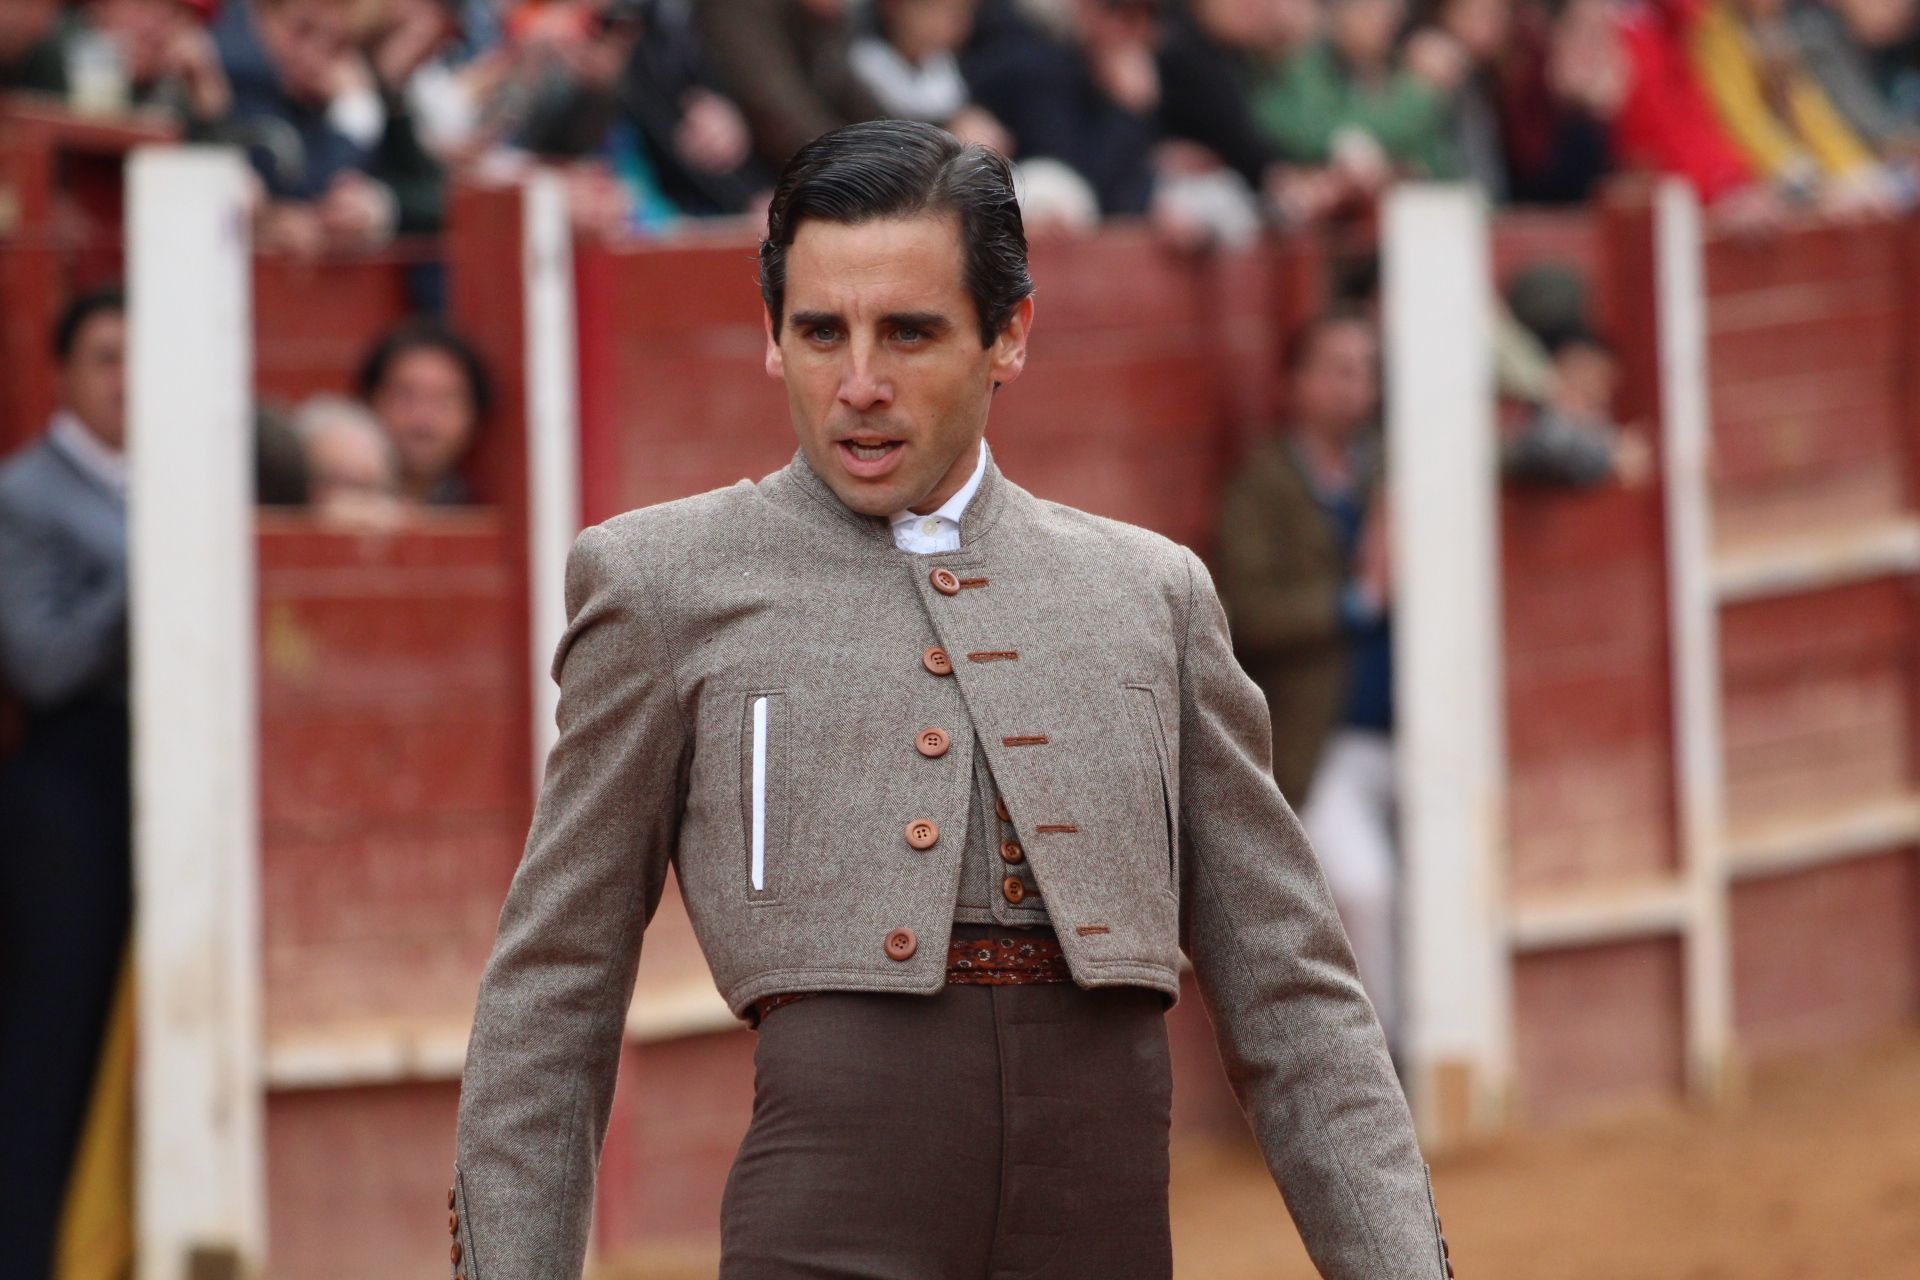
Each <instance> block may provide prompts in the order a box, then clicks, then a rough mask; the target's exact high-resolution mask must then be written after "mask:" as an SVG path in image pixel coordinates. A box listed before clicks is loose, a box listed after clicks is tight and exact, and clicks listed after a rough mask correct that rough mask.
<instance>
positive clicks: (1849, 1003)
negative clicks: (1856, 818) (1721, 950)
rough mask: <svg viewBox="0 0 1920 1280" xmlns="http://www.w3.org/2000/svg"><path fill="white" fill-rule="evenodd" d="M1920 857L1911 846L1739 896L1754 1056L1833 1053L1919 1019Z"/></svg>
mask: <svg viewBox="0 0 1920 1280" xmlns="http://www.w3.org/2000/svg"><path fill="white" fill-rule="evenodd" d="M1916 903H1920V859H1917V858H1916V855H1915V853H1914V852H1913V850H1912V848H1911V847H1910V846H1909V847H1907V848H1902V849H1894V850H1888V851H1886V852H1883V853H1880V854H1878V855H1874V856H1868V857H1862V858H1858V859H1854V860H1850V861H1848V862H1845V863H1840V864H1837V865H1832V866H1820V867H1811V868H1808V869H1806V870H1802V871H1798V872H1795V873H1793V874H1789V875H1779V876H1769V877H1766V878H1764V879H1758V880H1749V881H1743V882H1742V883H1740V884H1739V885H1737V886H1736V887H1735V888H1734V890H1733V908H1732V912H1733V915H1732V919H1733V949H1734V991H1735V1010H1736V1013H1735V1016H1736V1019H1737V1025H1738V1026H1739V1029H1740V1034H1741V1038H1742V1043H1743V1044H1744V1045H1745V1047H1746V1050H1747V1052H1748V1053H1749V1054H1751V1055H1752V1056H1753V1057H1754V1058H1756V1059H1760V1060H1765V1059H1768V1058H1775V1057H1779V1056H1781V1055H1783V1054H1788V1053H1807V1052H1826V1051H1830V1050H1832V1049H1835V1048H1837V1047H1840V1046H1843V1045H1848V1044H1858V1043H1860V1042H1862V1041H1864V1040H1867V1039H1870V1038H1873V1037H1877V1036H1880V1035H1884V1034H1887V1033H1888V1032H1891V1031H1893V1030H1895V1029H1897V1028H1900V1027H1904V1026H1907V1025H1910V1024H1911V1021H1912V1019H1913V1018H1914V1016H1915V1015H1916V1013H1920V912H1916V911H1915V909H1914V907H1915V904H1916Z"/></svg>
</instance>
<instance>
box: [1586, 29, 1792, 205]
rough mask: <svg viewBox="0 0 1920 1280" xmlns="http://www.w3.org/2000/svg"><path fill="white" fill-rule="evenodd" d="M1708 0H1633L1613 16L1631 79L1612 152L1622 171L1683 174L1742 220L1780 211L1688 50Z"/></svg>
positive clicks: (1709, 201) (1703, 195) (1705, 199)
mask: <svg viewBox="0 0 1920 1280" xmlns="http://www.w3.org/2000/svg"><path fill="white" fill-rule="evenodd" d="M1704 8H1705V4H1704V0H1635V2H1634V3H1632V4H1629V5H1627V6H1626V7H1624V8H1622V9H1620V10H1619V11H1618V13H1617V15H1616V16H1615V18H1614V29H1615V30H1616V31H1617V32H1618V34H1619V39H1620V45H1621V49H1622V51H1623V52H1624V53H1625V55H1626V74H1627V81H1626V86H1625V93H1624V94H1623V96H1622V98H1621V101H1620V108H1619V112H1618V114H1617V115H1616V116H1615V117H1614V120H1613V154H1614V159H1615V161H1616V163H1618V164H1619V166H1620V167H1621V168H1625V169H1648V170H1652V171H1654V172H1657V173H1673V174H1679V175H1680V176H1681V177H1684V178H1686V179H1687V181H1689V182H1691V183H1692V184H1693V188H1694V190H1695V191H1696V192H1698V193H1699V196H1700V200H1701V202H1702V203H1703V204H1706V205H1708V206H1709V207H1714V208H1716V209H1717V210H1719V211H1721V212H1722V213H1723V214H1724V215H1725V216H1726V217H1728V218H1729V219H1730V220H1732V221H1735V222H1737V223H1742V224H1744V223H1749V222H1760V223H1767V222H1771V221H1773V220H1777V219H1778V217H1779V216H1780V214H1779V210H1780V202H1779V200H1778V198H1777V197H1775V196H1774V195H1773V193H1772V192H1770V191H1768V190H1767V188H1766V187H1765V185H1764V184H1763V183H1762V182H1761V181H1760V179H1759V176H1758V175H1757V174H1755V173H1754V171H1753V169H1752V167H1751V166H1750V165H1749V164H1748V163H1747V161H1746V157H1744V156H1743V155H1741V153H1740V149H1739V148H1738V147H1736V146H1735V145H1734V142H1733V139H1732V138H1731V137H1729V136H1728V135H1727V131H1726V129H1725V127H1724V126H1722V125H1721V123H1720V118H1719V117H1718V116H1717V115H1715V114H1714V110H1713V105H1712V103H1711V102H1709V101H1708V100H1707V95H1706V91H1705V89H1704V88H1703V87H1702V86H1701V84H1700V80H1699V77H1698V76H1696V75H1695V74H1694V70H1693V60H1692V58H1691V56H1690V55H1689V53H1688V42H1689V40H1690V39H1691V38H1692V34H1693V27H1694V23H1695V22H1696V21H1698V19H1699V16H1700V13H1701V11H1702V10H1703V9H1704Z"/></svg>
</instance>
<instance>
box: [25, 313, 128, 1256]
mask: <svg viewBox="0 0 1920 1280" xmlns="http://www.w3.org/2000/svg"><path fill="white" fill-rule="evenodd" d="M55 354H56V355H57V357H58V359H59V362H60V369H61V394H62V407H61V409H60V410H59V411H58V412H57V413H55V414H54V416H53V421H52V423H51V425H50V426H49V428H48V430H47V433H46V435H45V436H44V437H43V438H42V439H41V440H40V441H39V442H38V443H37V444H34V445H31V446H29V447H28V448H26V449H24V450H22V451H21V452H20V453H18V454H17V455H15V456H14V457H13V458H11V459H9V460H8V461H7V462H6V463H5V465H3V466H0V687H4V689H5V691H6V693H7V694H8V695H10V696H11V697H13V698H16V699H18V700H19V702H20V703H21V704H23V705H24V707H25V709H26V718H27V729H26V735H25V738H24V740H23V741H22V743H21V746H20V750H19V752H18V754H17V755H16V756H15V757H14V758H13V759H11V760H7V761H4V762H0V1151H5V1152H6V1158H5V1159H4V1160H0V1258H5V1259H6V1260H7V1262H6V1268H5V1270H6V1273H7V1274H8V1275H15V1276H22V1277H29V1278H31V1280H39V1277H42V1276H45V1275H46V1274H48V1271H49V1270H50V1268H51V1266H52V1248H53V1241H54V1232H55V1228H56V1225H57V1223H58V1221H59V1216H60V1206H61V1201H62V1197H63V1194H64V1192H65V1190H66V1182H67V1174H68V1169H69V1166H70V1164H71V1162H72V1158H73V1151H74V1143H75V1140H76V1138H77V1136H78V1134H79V1131H80V1125H81V1120H82V1117H83V1116H84V1115H85V1112H86V1106H87V1098H88V1093H89V1090H90V1089H91V1087H92V1084H93V1073H94V1061H95V1058H96V1056H97V1054H98V1052H99V1046H100V1037H101V1033H102V1030H103V1028H104V1026H105V1023H106V1018H107V1010H108V1004H109V1001H110V999H111V997H112V993H113V988H114V982H115V979H116V978H117V977H118V975H119V971H120V963H121V957H122V954H123V952H124V949H125V945H126V937H127V924H128V918H129V912H130V909H131V897H132V869H131V856H132V850H131V835H130V822H131V800H130V786H131V784H130V781H129V774H128V751H129V740H128V726H127V651H126V646H127V639H126V626H127V517H126V463H125V461H124V460H123V457H122V453H121V450H122V447H123V433H124V429H125V423H126V378H125V355H126V317H125V303H124V302H123V300H122V299H121V296H120V295H119V294H118V293H116V292H112V291H105V292H100V293H93V294H88V295H86V296H84V297H82V298H80V299H79V300H78V301H76V302H75V303H73V304H72V305H71V306H70V307H69V308H68V309H67V312H66V314H65V315H64V316H63V317H62V318H61V321H60V325H59V328H58V331H57V336H56V339H55Z"/></svg>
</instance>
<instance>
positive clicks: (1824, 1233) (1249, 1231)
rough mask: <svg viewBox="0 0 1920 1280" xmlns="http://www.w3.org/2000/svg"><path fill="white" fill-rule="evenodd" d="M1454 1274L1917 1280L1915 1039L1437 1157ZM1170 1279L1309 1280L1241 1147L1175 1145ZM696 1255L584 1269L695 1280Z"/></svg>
mask: <svg viewBox="0 0 1920 1280" xmlns="http://www.w3.org/2000/svg"><path fill="white" fill-rule="evenodd" d="M1434 1189H1435V1194H1436V1196H1437V1197H1438V1199H1439V1203H1440V1214H1441V1217H1442V1218H1443V1219H1445V1221H1446V1226H1447V1240H1448V1242H1449V1243H1450V1244H1451V1245H1452V1246H1453V1257H1454V1263H1455V1267H1456V1269H1457V1271H1458V1272H1459V1274H1460V1275H1461V1276H1462V1277H1463V1280H1915V1278H1916V1277H1920V1036H1911V1037H1907V1038H1905V1039H1902V1040H1900V1041H1899V1042H1897V1043H1893V1044H1889V1045H1886V1046H1883V1047H1881V1048H1879V1049H1876V1050H1874V1051H1872V1052H1869V1053H1866V1054H1862V1055H1859V1056H1855V1057H1851V1058H1847V1059H1844V1060H1836V1061H1827V1062H1820V1063H1802V1064H1795V1065H1793V1066H1790V1067H1784V1068H1775V1069H1772V1070H1768V1071H1765V1072H1762V1073H1760V1074H1759V1075H1758V1076H1757V1077H1756V1078H1755V1079H1754V1080H1753V1081H1752V1083H1751V1088H1750V1091H1749V1095H1748V1098H1747V1100H1746V1102H1745V1103H1744V1105H1741V1106H1738V1107H1735V1108H1730V1109H1728V1110H1726V1111H1723V1112H1719V1113H1707V1112H1702V1111H1691V1110H1684V1109H1680V1108H1662V1109H1660V1110H1658V1111H1650V1112H1648V1113H1645V1114H1640V1115H1635V1116H1630V1117H1621V1118H1617V1119H1614V1120H1612V1121H1609V1122H1607V1123H1604V1124H1595V1125H1591V1126H1588V1127H1586V1128H1584V1129H1581V1130H1578V1131H1572V1132H1559V1133H1553V1134H1546V1135H1536V1136H1529V1137H1524V1138H1516V1139H1511V1140H1507V1141H1503V1142H1501V1143H1500V1144H1498V1145H1497V1146H1494V1147H1490V1148H1488V1149H1486V1150H1482V1151H1477V1152H1474V1153H1471V1154H1468V1155H1462V1156H1457V1157H1453V1158H1450V1159H1447V1160H1443V1161H1441V1162H1439V1163H1438V1164H1437V1165H1436V1167H1435V1169H1434ZM1173 1223H1174V1253H1175V1258H1176V1260H1177V1272H1178V1276H1179V1280H1312V1278H1313V1276H1314V1271H1313V1268H1312V1266H1311V1265H1310V1264H1309V1263H1308V1261H1307V1259H1306V1255H1305V1253H1304V1252H1303V1251H1302V1250H1301V1247H1300V1243H1299V1239H1298V1237H1297V1236H1296V1235H1295V1234H1294V1231H1293V1227H1292V1224H1291V1223H1290V1222H1289V1221H1288V1220H1287V1217H1286V1214H1285V1211H1284V1209H1283V1208H1282V1206H1281V1203H1280V1198H1279V1194H1278V1193H1277V1192H1276V1191H1275V1190H1274V1189H1273V1184H1272V1183H1271V1182H1270V1181H1269V1180H1268V1179H1267V1175H1266V1170H1265V1168H1264V1167H1263V1166H1262V1165H1261V1164H1260V1162H1259V1157H1258V1154H1257V1153H1256V1152H1254V1151H1253V1149H1252V1148H1251V1147H1250V1146H1241V1145H1238V1144H1235V1145H1233V1146H1231V1147H1222V1148H1220V1149H1214V1150H1208V1149H1201V1150H1195V1149H1192V1148H1189V1149H1187V1150H1185V1151H1183V1152H1180V1153H1178V1154H1177V1157H1176V1160H1175V1163H1174V1184H1173ZM713 1274H714V1261H713V1255H711V1254H703V1255H701V1256H697V1257H688V1256H686V1255H684V1254H682V1255H680V1256H678V1257H674V1258H668V1257H663V1256H657V1255H656V1256H650V1257H635V1258H631V1259H627V1260H623V1262H622V1263H621V1264H619V1265H613V1266H609V1267H606V1268H602V1269H600V1270H598V1271H597V1272H596V1273H595V1280H639V1278H640V1277H646V1280H696V1277H697V1278H699V1280H710V1277H712V1276H713Z"/></svg>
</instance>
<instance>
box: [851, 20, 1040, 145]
mask: <svg viewBox="0 0 1920 1280" xmlns="http://www.w3.org/2000/svg"><path fill="white" fill-rule="evenodd" d="M979 7H980V6H979V3H978V0H877V3H875V5H874V6H873V13H872V20H873V27H872V29H871V30H869V31H868V32H866V33H865V34H864V35H862V36H860V38H859V39H857V40H855V41H854V42H853V53H852V59H853V70H854V74H856V75H858V76H859V77H860V79H861V81H862V82H863V83H865V85H866V86H867V89H868V91H869V92H871V93H872V94H873V96H874V98H875V99H876V100H877V101H878V102H879V103H880V107H881V110H883V111H885V112H886V113H887V115H889V116H892V117H895V118H897V119H902V120H925V121H926V122H927V123H929V124H937V125H941V126H943V127H944V128H946V130H947V131H948V132H949V133H952V134H953V135H954V136H955V137H957V138H959V139H960V140H961V141H962V142H970V143H979V144H980V145H981V146H985V147H991V148H993V149H994V150H995V151H998V152H1000V153H1001V154H1002V155H1011V154H1012V153H1013V139H1012V137H1011V136H1010V135H1009V134H1008V133H1007V131H1006V130H1005V129H1004V128H1002V127H1001V125H1000V122H999V121H998V120H996V119H994V118H993V114H992V113H991V112H989V111H985V110H983V109H981V108H980V107H978V106H976V105H974V103H973V99H972V94H971V93H970V91H969V90H968V88H967V81H966V77H965V76H963V75H961V74H960V63H959V61H958V60H957V59H956V58H955V56H954V55H955V54H956V53H957V52H958V51H959V50H960V49H962V48H964V47H965V45H966V43H967V41H968V40H969V39H970V38H971V37H972V35H973V20H974V15H975V14H976V13H977V12H978V10H979Z"/></svg>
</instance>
